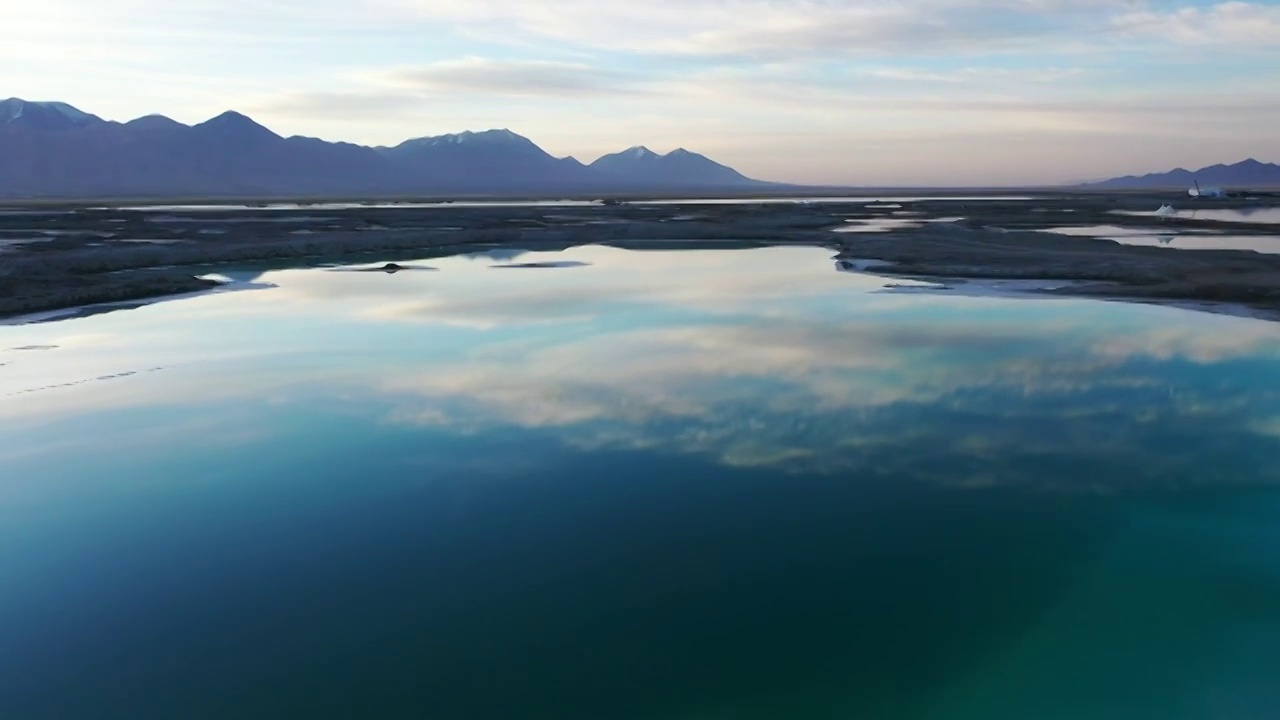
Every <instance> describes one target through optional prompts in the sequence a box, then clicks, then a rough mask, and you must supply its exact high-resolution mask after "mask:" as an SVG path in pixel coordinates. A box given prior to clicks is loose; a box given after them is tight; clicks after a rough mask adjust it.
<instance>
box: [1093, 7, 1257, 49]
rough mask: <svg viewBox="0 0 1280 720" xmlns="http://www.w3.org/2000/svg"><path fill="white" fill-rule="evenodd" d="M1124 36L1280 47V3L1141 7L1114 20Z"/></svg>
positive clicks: (1242, 47)
mask: <svg viewBox="0 0 1280 720" xmlns="http://www.w3.org/2000/svg"><path fill="white" fill-rule="evenodd" d="M1113 26H1114V28H1115V30H1116V31H1117V32H1119V33H1120V34H1121V35H1122V36H1126V37H1135V38H1153V39H1159V40H1163V41H1166V42H1174V43H1179V44H1183V45H1202V46H1204V45H1216V46H1220V47H1223V48H1231V49H1235V50H1241V49H1265V50H1272V51H1274V50H1276V49H1277V48H1278V47H1280V43H1278V42H1277V38H1280V6H1276V5H1267V4H1262V3H1249V2H1224V3H1219V4H1217V5H1213V6H1210V7H1185V8H1180V9H1177V10H1173V11H1170V12H1157V11H1154V10H1146V9H1144V10H1138V11H1134V12H1128V13H1124V14H1122V15H1119V16H1117V17H1116V18H1115V19H1114V20H1113Z"/></svg>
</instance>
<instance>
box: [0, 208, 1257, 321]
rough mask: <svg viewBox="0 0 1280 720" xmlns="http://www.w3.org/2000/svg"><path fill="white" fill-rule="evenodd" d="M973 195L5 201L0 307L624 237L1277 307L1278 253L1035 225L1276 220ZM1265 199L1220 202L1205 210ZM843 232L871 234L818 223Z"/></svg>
mask: <svg viewBox="0 0 1280 720" xmlns="http://www.w3.org/2000/svg"><path fill="white" fill-rule="evenodd" d="M1014 194H1015V195H1022V194H1020V193H1014ZM972 197H973V196H968V197H965V198H957V199H919V198H911V197H894V198H889V199H886V200H885V201H882V202H872V201H870V200H868V199H866V198H860V199H853V200H848V201H843V202H823V203H814V204H799V203H795V202H781V203H776V202H775V203H752V204H738V205H724V204H718V205H713V204H700V203H679V202H676V203H664V204H647V203H635V204H623V205H616V206H607V207H606V206H541V207H537V206H534V207H510V206H494V207H464V206H461V205H459V206H443V207H432V208H414V207H400V206H390V207H377V208H375V207H364V206H356V207H343V208H332V209H331V208H327V207H324V206H310V207H299V208H294V209H264V208H250V207H239V208H226V209H222V210H218V211H207V210H205V211H199V210H184V209H163V210H138V209H129V208H91V207H83V206H49V205H40V206H30V207H15V206H9V207H4V208H0V316H7V317H12V316H16V315H25V314H29V313H36V312H42V311H49V310H56V309H59V308H66V307H72V306H80V305H86V304H92V303H102V302H118V301H126V300H137V299H144V298H150V297H156V296H164V295H173V294H178V293H184V292H191V291H197V290H201V289H206V288H209V287H213V286H215V285H216V281H213V280H209V279H201V277H200V276H202V275H206V274H208V273H211V272H216V271H217V270H218V269H219V268H221V267H228V266H235V265H237V264H238V265H245V264H249V263H252V264H270V265H273V266H280V267H288V266H299V265H312V264H322V263H329V262H367V261H371V260H378V261H390V260H408V259H415V258H425V257H431V256H440V255H447V254H453V253H456V252H465V251H474V250H477V249H483V248H492V247H512V248H520V249H525V250H544V249H557V248H567V247H572V246H575V245H581V244H586V243H597V244H609V245H615V246H619V247H629V248H645V247H650V248H659V247H663V248H669V247H690V246H695V245H696V246H700V247H719V246H725V247H728V246H755V245H780V244H801V245H817V246H824V247H829V248H831V249H833V250H834V251H835V252H836V253H837V257H838V258H839V259H842V260H844V261H847V263H846V264H848V265H850V266H852V265H851V264H852V263H855V261H857V262H862V261H870V262H871V263H872V264H873V266H874V268H875V269H874V272H881V273H886V274H893V275H902V276H909V277H918V278H933V279H939V280H942V281H943V282H945V281H946V280H945V279H948V278H967V279H990V280H1037V281H1060V282H1061V283H1062V285H1061V286H1060V287H1058V288H1057V289H1056V290H1052V291H1051V292H1056V293H1062V294H1070V295H1078V296H1097V297H1109V298H1128V299H1133V300H1137V301H1145V302H1153V301H1160V302H1164V301H1167V302H1178V303H1193V304H1195V306H1197V307H1202V306H1203V307H1210V308H1211V307H1213V304H1216V303H1227V304H1237V305H1241V306H1245V307H1249V308H1253V309H1255V310H1258V311H1261V312H1264V313H1274V314H1276V315H1275V316H1277V317H1280V254H1276V255H1271V254H1263V253H1257V252H1252V251H1247V250H1179V249H1174V248H1168V247H1144V246H1135V245H1122V244H1120V243H1117V242H1114V241H1111V240H1105V239H1099V238H1090V237H1069V236H1066V235H1060V234H1054V233H1050V232H1044V230H1046V229H1049V228H1054V227H1061V226H1064V225H1067V226H1073V227H1088V226H1091V225H1109V226H1118V227H1121V228H1124V229H1126V230H1129V231H1144V232H1145V231H1150V232H1152V233H1157V232H1158V233H1196V234H1197V235H1196V236H1197V237H1208V238H1212V237H1213V235H1214V234H1215V233H1217V234H1227V233H1230V234H1232V235H1234V236H1239V235H1256V236H1258V237H1268V236H1275V235H1280V225H1276V224H1268V223H1262V222H1258V223H1252V222H1222V221H1216V220H1207V219H1197V218H1194V217H1187V218H1181V219H1178V220H1176V221H1174V222H1173V223H1171V222H1169V221H1165V220H1161V219H1159V218H1154V217H1150V216H1142V215H1127V214H1123V213H1124V212H1127V211H1137V212H1141V211H1149V210H1151V209H1153V208H1155V207H1158V206H1159V205H1160V204H1162V203H1164V202H1177V203H1180V204H1181V205H1186V204H1187V202H1188V200H1187V198H1185V196H1182V197H1180V198H1179V197H1177V196H1174V195H1165V196H1162V195H1160V194H1127V195H1101V194H1084V193H1078V194H1070V193H1055V194H1039V195H1036V194H1031V195H1025V196H1023V197H1025V198H1027V199H1018V200H1000V199H984V200H975V199H972ZM1276 202H1277V201H1276V200H1274V199H1270V200H1266V199H1261V200H1256V201H1229V202H1226V203H1215V204H1214V206H1213V207H1215V208H1231V207H1248V208H1258V207H1262V206H1264V205H1265V204H1266V203H1273V204H1274V203H1276ZM1246 219H1247V216H1246ZM850 226H855V227H856V229H873V230H881V231H880V232H835V230H836V229H838V228H849V227H850ZM1278 247H1280V245H1278ZM1204 303H1209V305H1203V304H1204Z"/></svg>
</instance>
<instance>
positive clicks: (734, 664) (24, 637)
mask: <svg viewBox="0 0 1280 720" xmlns="http://www.w3.org/2000/svg"><path fill="white" fill-rule="evenodd" d="M511 255H512V254H511V253H504V254H501V256H500V257H468V258H451V259H437V260H424V261H422V263H420V264H423V265H430V266H432V267H436V268H438V271H437V272H427V271H416V272H414V271H410V272H400V273H397V274H394V275H385V274H374V273H351V272H335V271H328V270H296V271H283V272H269V273H265V274H264V273H258V272H250V271H246V272H243V273H229V274H230V275H232V277H234V278H237V279H239V280H241V281H244V282H246V283H247V282H249V281H252V282H253V283H254V284H256V285H257V286H263V285H268V284H271V285H274V286H275V287H268V288H267V289H254V290H245V291H243V292H229V293H222V294H215V295H205V296H201V297H195V298H190V299H184V300H179V301H173V302H166V303H161V304H156V305H151V306H148V307H144V308H140V309H135V310H129V311H122V312H116V313H109V314H103V315H95V316H91V317H84V318H79V319H73V320H65V321H62V322H56V323H50V324H44V325H28V326H10V327H0V717H3V718H232V717H234V718H257V717H262V718H282V717H300V718H329V717H335V718H337V717H342V718H345V717H376V718H443V719H454V718H457V719H460V720H461V719H473V718H480V719H488V718H504V719H505V718H556V719H557V720H564V719H577V718H582V719H588V718H590V719H592V720H597V719H601V718H621V719H624V720H625V719H635V720H642V719H643V720H650V719H652V720H695V719H697V720H704V719H705V720H719V719H722V718H724V719H728V718H734V719H736V718H746V719H756V718H761V719H763V718H818V719H823V720H826V719H833V720H834V719H836V718H903V719H916V718H920V719H924V718H933V719H957V720H958V719H969V718H974V719H977V718H1037V719H1057V718H1062V719H1066V718H1104V719H1106V718H1117V719H1118V718H1125V719H1126V720H1131V719H1133V718H1159V719H1161V720H1168V719H1171V718H1188V719H1190V718H1215V719H1222V718H1271V717H1274V716H1275V711H1276V708H1278V707H1280V683H1277V682H1276V678H1277V677H1278V676H1280V492H1277V490H1276V484H1277V482H1280V325H1275V324H1270V323H1265V322H1261V321H1256V320H1249V319H1244V318H1232V317H1221V316H1211V315H1205V314H1196V313H1191V312H1187V311H1181V310H1176V309H1170V308H1160V307H1151V306H1140V305H1121V304H1110V303H1099V302H1089V301H1078V300H1028V299H1021V300H1014V299H1007V298H984V297H973V296H961V297H948V296H947V295H946V294H945V293H939V294H936V295H930V294H920V293H902V292H898V291H896V290H895V289H893V288H886V287H885V284H886V281H884V280H881V279H876V278H871V277H867V276H860V275H856V274H848V273H837V272H835V271H834V269H833V265H832V262H831V259H830V257H829V253H827V252H825V251H822V250H815V249H796V248H787V249H780V248H775V249H765V250H744V251H706V252H703V251H686V252H679V253H674V252H647V253H635V252H625V251H620V250H613V249H606V248H598V247H586V248H578V249H575V250H572V251H569V252H565V253H549V254H528V255H523V256H520V257H518V258H516V259H515V260H514V262H517V263H518V262H553V261H554V262H577V263H585V264H584V265H578V266H572V265H570V266H563V267H554V268H533V269H502V270H495V269H490V265H495V264H510V263H512V262H513V259H512V258H511Z"/></svg>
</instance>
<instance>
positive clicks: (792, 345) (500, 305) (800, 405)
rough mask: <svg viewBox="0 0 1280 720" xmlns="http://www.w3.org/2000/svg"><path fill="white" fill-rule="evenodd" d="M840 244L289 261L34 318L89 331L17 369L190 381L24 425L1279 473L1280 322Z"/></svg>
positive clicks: (835, 462) (73, 401)
mask: <svg viewBox="0 0 1280 720" xmlns="http://www.w3.org/2000/svg"><path fill="white" fill-rule="evenodd" d="M828 257H829V254H828V253H826V252H825V251H822V250H817V249H795V248H772V249H767V250H753V251H735V252H688V253H672V252H650V253H633V252H626V251H621V250H614V249H610V248H600V247H594V248H578V249H575V250H572V251H567V252H565V253H530V254H528V255H527V256H526V257H525V258H522V259H530V260H544V259H548V258H554V259H566V258H567V259H572V260H579V261H586V262H591V263H592V264H591V266H590V267H582V268H577V269H575V270H574V271H573V272H561V271H558V270H554V269H553V270H542V269H539V270H530V271H529V272H527V273H519V274H517V275H510V274H507V273H492V272H488V271H487V268H486V266H485V264H484V262H482V261H477V260H476V259H474V258H448V259H441V260H438V261H437V260H433V264H438V265H439V266H440V267H441V268H442V272H440V273H432V274H430V275H429V276H428V275H425V274H421V275H414V274H398V275H396V276H381V275H379V276H374V275H365V274H358V273H326V272H323V271H288V272H281V273H273V274H272V275H271V279H272V280H273V281H274V282H276V283H277V284H278V285H279V286H280V287H279V289H276V290H270V291H266V292H264V293H259V294H253V295H252V296H251V295H249V294H243V295H241V296H212V297H206V298H201V299H198V300H188V301H182V302H175V303H167V304H163V305H159V306H154V307H153V308H149V309H148V310H147V311H146V312H143V311H137V312H141V313H142V314H140V315H133V316H128V315H116V316H101V317H98V318H85V319H81V320H75V321H71V322H70V323H66V324H62V323H57V324H53V325H50V326H45V327H41V328H15V329H7V330H6V331H5V332H6V333H7V334H8V335H10V336H11V338H12V339H11V341H10V340H9V339H6V342H4V343H3V344H4V345H5V346H6V347H8V346H14V347H16V346H23V345H28V344H31V345H38V344H57V345H60V346H65V347H61V348H59V349H57V350H51V351H48V352H47V353H40V355H47V359H42V360H41V364H39V365H37V364H35V362H36V361H35V360H32V359H28V358H19V359H17V360H15V362H22V363H23V366H22V367H19V368H16V369H17V370H19V371H21V372H20V373H14V374H13V375H12V376H13V377H18V376H21V377H23V378H29V379H33V378H37V377H38V376H43V375H52V374H56V372H67V373H70V372H73V371H74V372H76V373H79V374H80V375H85V374H88V376H91V377H97V376H98V375H97V374H96V373H102V374H104V375H105V372H104V371H102V370H101V368H102V367H108V366H109V369H112V370H115V371H119V369H121V368H126V369H127V368H128V367H130V366H138V367H153V366H157V365H158V364H159V362H158V361H160V360H163V361H165V362H166V364H176V365H179V366H181V367H182V368H184V369H183V370H181V371H180V372H169V373H154V374H151V375H150V376H149V377H137V378H123V379H117V380H113V381H112V382H111V383H105V382H104V383H93V384H92V385H94V386H95V387H83V388H82V387H75V388H64V389H61V390H58V391H56V392H54V391H50V392H42V393H34V394H33V396H38V397H32V398H30V399H27V400H24V401H23V402H21V403H16V402H6V405H7V406H8V407H7V408H0V422H3V423H26V424H31V423H38V422H40V421H41V420H42V419H43V420H46V421H48V420H51V419H57V418H70V417H75V416H79V415H93V414H99V415H101V414H109V413H118V412H122V411H125V410H129V409H137V408H145V407H169V408H183V407H187V408H190V409H191V410H192V411H195V412H199V411H200V409H201V408H202V407H203V406H205V405H208V404H209V403H213V402H219V401H226V400H232V399H234V400H235V401H237V402H241V403H245V404H248V405H251V406H252V405H253V404H265V403H274V404H277V405H292V406H297V407H301V408H314V409H315V411H320V412H340V411H342V409H343V408H348V409H350V411H351V412H355V413H357V414H358V415H359V416H360V417H366V416H367V415H368V414H369V413H374V414H376V415H377V416H379V417H381V418H382V419H383V420H384V421H386V422H389V423H391V424H392V425H394V426H398V427H402V428H410V429H417V430H420V431H422V432H433V433H446V434H448V433H466V434H472V435H475V434H482V433H486V432H490V431H495V430H498V429H502V428H522V429H525V430H538V431H545V432H549V433H551V434H552V436H553V437H555V438H557V439H558V441H559V442H561V443H563V444H564V445H566V446H568V447H574V448H579V449H581V450H583V451H602V450H610V451H613V450H623V451H627V450H640V449H643V450H650V451H659V452H673V453H689V454H696V455H699V456H704V457H707V458H710V459H714V460H716V461H718V462H721V463H724V464H726V465H731V466H735V467H744V466H764V467H770V468H777V469H786V470H794V471H806V472H828V473H832V474H837V473H839V474H845V475H848V476H850V477H868V478H875V477H913V478H919V479H922V480H926V481H930V482H938V483H944V484H950V485H964V486H988V485H992V484H1040V485H1051V486H1075V487H1085V486H1090V485H1096V484H1098V483H1101V482H1102V481H1101V480H1099V479H1098V478H1102V477H1104V476H1105V477H1107V478H1110V479H1109V480H1107V481H1106V482H1108V483H1111V482H1114V481H1115V478H1118V477H1123V478H1125V481H1126V482H1133V483H1143V482H1172V483H1184V482H1200V481H1213V480H1215V479H1229V480H1231V481H1234V482H1239V481H1241V480H1246V481H1249V480H1257V481H1264V482H1272V481H1276V480H1280V460H1277V459H1276V458H1277V457H1280V455H1277V454H1276V453H1275V450H1276V449H1277V447H1276V440H1277V434H1276V433H1275V432H1274V423H1275V420H1274V418H1275V417H1277V416H1280V392H1278V391H1277V390H1275V389H1273V387H1274V384H1273V383H1271V382H1270V381H1269V380H1268V379H1267V378H1268V372H1269V371H1270V370H1271V369H1272V368H1273V367H1274V362H1275V361H1276V359H1277V358H1280V326H1278V325H1276V324H1272V323H1265V322H1261V321H1256V320H1249V319H1242V318H1229V317H1219V316H1209V315H1204V314H1197V313H1191V312H1186V311H1179V310H1173V309H1168V308H1155V307H1145V306H1127V305H1115V304H1103V303H1096V302H1087V301H1078V300H1053V301H1045V302H1036V303H1027V302H1022V301H1018V300H1010V299H1002V298H983V297H968V296H966V297H947V296H945V295H885V294H878V293H875V292H874V290H876V289H878V288H880V287H882V286H883V285H884V284H885V282H886V281H884V280H882V279H879V278H874V277H870V276H858V275H850V274H846V273H836V272H833V271H832V270H831V267H830V263H829V260H828ZM193 318H194V319H196V320H197V321H198V322H196V321H193ZM77 336H79V337H82V338H93V339H94V340H93V342H92V343H87V344H86V343H80V344H81V345H84V347H78V346H77V343H75V342H69V338H74V337H77ZM14 355H21V354H19V353H14ZM57 368H63V370H62V371H58V370H57ZM10 370H11V368H8V367H6V368H5V372H6V373H8V372H9V371H10ZM223 378H225V380H222V379H223ZM10 384H12V383H10ZM4 389H10V388H9V387H8V385H6V386H5V388H4ZM11 399H12V398H7V400H11ZM248 422H250V423H251V422H252V420H249V421H248ZM262 422H263V423H266V421H265V420H264V421H262ZM268 430H269V428H268V429H263V430H262V432H264V433H266V434H265V435H264V437H268V438H269V437H270V433H269V432H268ZM366 432H367V431H366ZM1250 464H1252V465H1250ZM1197 468H1198V469H1197ZM1214 468H1219V469H1220V470H1221V472H1218V471H1217V470H1214Z"/></svg>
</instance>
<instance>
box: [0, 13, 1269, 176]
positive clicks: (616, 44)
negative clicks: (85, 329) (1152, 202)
mask: <svg viewBox="0 0 1280 720" xmlns="http://www.w3.org/2000/svg"><path fill="white" fill-rule="evenodd" d="M3 2H4V4H5V6H6V7H5V8H4V10H3V16H4V22H3V26H4V34H5V41H4V42H3V43H0V97H7V96H10V95H12V96H16V97H21V98H24V99H27V100H61V101H65V102H69V103H71V104H72V105H75V106H77V107H79V108H80V109H82V110H85V111H88V112H92V113H95V114H97V115H100V116H102V117H104V118H107V119H111V120H128V119H132V118H134V117H138V116H141V115H146V114H150V113H161V114H164V115H167V116H169V117H172V118H174V119H176V120H179V121H182V122H187V123H194V122H199V121H201V120H204V119H207V118H209V117H212V116H214V115H216V114H218V113H220V112H222V111H224V110H227V109H235V110H238V111H240V112H243V113H245V114H248V115H250V116H252V117H253V118H255V119H256V120H258V121H259V122H261V123H263V124H264V125H267V126H268V127H271V128H272V129H273V130H275V131H276V132H279V133H281V134H283V135H295V134H298V135H309V136H315V137H321V138H324V139H326V140H344V141H349V142H358V143H363V144H395V143H398V142H400V141H402V140H405V139H407V138H411V137H421V136H426V135H438V134H443V133H448V132H458V131H462V130H483V129H488V128H510V129H511V130H514V131H516V132H518V133H520V134H522V135H525V136H527V137H529V138H531V139H532V140H534V141H535V142H537V143H538V144H539V145H541V146H542V147H543V148H545V149H546V150H547V151H548V152H551V153H552V154H554V155H557V156H564V155H573V156H575V157H578V158H579V159H581V160H584V161H590V160H593V159H595V158H596V157H598V156H600V155H602V154H605V153H609V152H616V151H618V150H622V149H624V148H627V147H630V146H634V145H646V146H648V147H650V148H652V149H653V150H656V151H659V152H666V151H669V150H672V149H675V148H677V147H685V148H688V149H690V150H694V151H697V152H701V153H704V154H707V155H709V156H711V157H713V158H714V159H716V160H719V161H721V162H724V163H726V164H729V165H732V166H734V167H735V168H737V169H738V170H740V171H742V172H744V173H746V174H748V175H750V176H753V177H757V178H761V179H768V180H776V181H785V182H797V183H812V184H840V185H880V186H886V185H1018V184H1030V183H1056V182H1068V181H1082V180H1090V179H1100V178H1105V177H1111V176H1114V175H1122V174H1129V173H1144V172H1151V171H1164V170H1168V169H1171V168H1173V167H1175V166H1184V167H1192V168H1198V167H1201V166H1204V165H1209V164H1213V163H1217V162H1236V161H1239V160H1242V159H1244V158H1246V157H1254V158H1257V159H1259V160H1264V161H1272V162H1274V161H1280V136H1278V135H1277V133H1276V131H1275V128H1277V127H1280V0H1256V1H1253V2H1242V1H1234V0H1233V1H1229V2H1216V1H1214V0H865V1H864V0H856V1H855V0H644V1H643V2H640V1H637V0H308V1H306V2H304V1H302V0H111V1H110V2H103V1H102V0H41V1H40V2H21V3H20V4H19V2H18V0H3Z"/></svg>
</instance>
